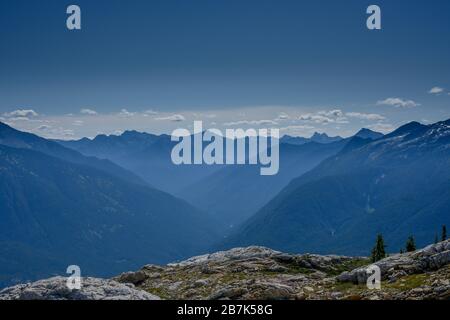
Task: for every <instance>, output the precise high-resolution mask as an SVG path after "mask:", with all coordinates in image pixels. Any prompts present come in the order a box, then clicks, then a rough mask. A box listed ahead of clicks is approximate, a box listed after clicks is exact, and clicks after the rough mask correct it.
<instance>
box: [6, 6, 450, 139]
mask: <svg viewBox="0 0 450 320" xmlns="http://www.w3.org/2000/svg"><path fill="white" fill-rule="evenodd" d="M69 4H78V5H79V6H80V7H81V10H82V30H80V31H69V30H67V29H66V27H65V20H66V16H67V15H66V13H65V11H66V7H67V6H68V5H69ZM370 4H377V5H379V6H380V7H381V10H382V30H380V31H369V30H368V29H367V28H366V23H365V21H366V18H367V14H366V13H365V11H366V8H367V7H368V5H370ZM449 16H450V2H449V1H446V0H441V1H439V0H432V1H423V0H419V1H406V0H405V1H403V0H394V1H392V0H390V1H370V2H369V1H362V0H358V1H356V0H347V1H331V0H330V1H320V0H319V1H299V0H296V1H287V0H278V1H266V0H246V1H242V0H241V1H237V0H227V1H225V0H183V1H174V0H164V1H162V0H161V1H138V0H130V1H119V0H96V1H86V0H75V1H61V0H45V1H23V0H14V1H12V0H1V1H0V117H1V119H0V120H2V121H6V122H8V123H10V124H12V125H14V126H15V127H18V128H20V129H24V130H28V131H33V132H36V133H39V134H41V135H44V136H49V137H65V138H76V137H81V136H94V135H95V134H97V133H114V132H120V131H122V130H125V129H138V130H145V131H151V132H169V131H171V130H172V129H173V128H175V127H183V126H184V127H189V126H190V125H192V120H194V119H197V120H198V119H203V120H204V121H206V122H208V124H209V125H211V126H216V127H224V126H233V125H240V126H245V125H248V126H259V125H261V126H267V125H271V126H278V127H280V128H284V130H285V133H290V134H295V135H309V134H311V133H312V132H314V131H320V132H327V133H329V134H341V135H344V136H345V135H350V134H352V133H353V132H354V131H356V130H357V129H359V128H360V127H362V126H365V127H371V128H374V129H379V130H384V131H389V130H391V129H392V128H394V127H396V126H398V125H400V124H402V123H405V122H407V121H410V120H419V121H422V122H426V121H438V120H442V119H445V118H450V95H449V92H450V59H449V57H450V41H448V39H449V35H450V19H449V18H450V17H449ZM435 87H436V88H441V89H442V90H437V89H435V90H434V91H436V93H430V90H431V89H432V88H435ZM17 110H19V111H18V112H17ZM27 110H29V111H28V112H26V111H27ZM31 110H32V111H33V112H31ZM81 110H84V112H81ZM88 110H91V111H92V112H89V111H88ZM149 110H151V111H149ZM15 111H16V112H15ZM94 111H95V112H94ZM146 111H147V112H146ZM24 114H25V115H24ZM280 115H281V117H280ZM25 118H27V119H28V120H25ZM289 128H290V129H289Z"/></svg>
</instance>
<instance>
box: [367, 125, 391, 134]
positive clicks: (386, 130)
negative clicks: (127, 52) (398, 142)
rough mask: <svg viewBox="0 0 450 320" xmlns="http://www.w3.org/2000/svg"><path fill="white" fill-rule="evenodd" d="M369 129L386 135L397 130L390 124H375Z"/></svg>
mask: <svg viewBox="0 0 450 320" xmlns="http://www.w3.org/2000/svg"><path fill="white" fill-rule="evenodd" d="M367 128H368V129H371V130H374V131H377V132H381V133H384V134H386V133H389V132H391V131H394V129H395V127H394V126H393V125H392V124H390V123H375V124H371V125H369V126H367Z"/></svg>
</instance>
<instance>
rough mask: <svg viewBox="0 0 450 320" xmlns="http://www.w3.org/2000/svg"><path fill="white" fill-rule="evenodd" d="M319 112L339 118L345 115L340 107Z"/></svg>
mask: <svg viewBox="0 0 450 320" xmlns="http://www.w3.org/2000/svg"><path fill="white" fill-rule="evenodd" d="M317 114H319V115H322V116H326V117H334V118H339V117H342V116H343V115H344V113H343V112H342V110H340V109H334V110H329V111H319V112H318V113H317Z"/></svg>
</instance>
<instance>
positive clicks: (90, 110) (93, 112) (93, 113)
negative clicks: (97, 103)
mask: <svg viewBox="0 0 450 320" xmlns="http://www.w3.org/2000/svg"><path fill="white" fill-rule="evenodd" d="M80 113H81V114H87V115H90V116H95V115H96V114H97V111H95V110H92V109H87V108H85V109H81V110H80Z"/></svg>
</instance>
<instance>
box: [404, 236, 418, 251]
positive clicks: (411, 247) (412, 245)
mask: <svg viewBox="0 0 450 320" xmlns="http://www.w3.org/2000/svg"><path fill="white" fill-rule="evenodd" d="M413 251H416V241H415V240H414V237H413V236H410V237H409V238H408V240H406V252H413Z"/></svg>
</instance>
